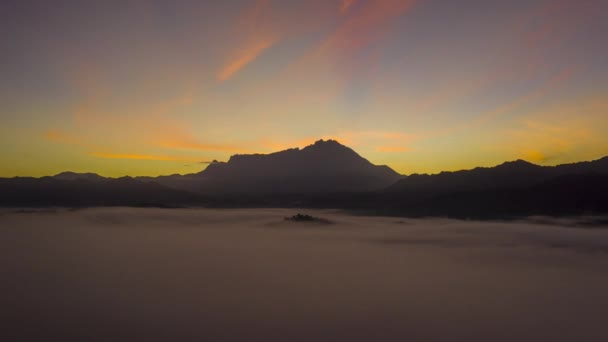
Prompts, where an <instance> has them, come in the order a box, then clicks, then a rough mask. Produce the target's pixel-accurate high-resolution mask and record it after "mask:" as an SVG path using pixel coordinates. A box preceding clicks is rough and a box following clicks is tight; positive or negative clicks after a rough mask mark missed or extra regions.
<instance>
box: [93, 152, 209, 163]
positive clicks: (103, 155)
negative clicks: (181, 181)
mask: <svg viewBox="0 0 608 342" xmlns="http://www.w3.org/2000/svg"><path fill="white" fill-rule="evenodd" d="M87 154H88V155H89V156H93V157H98V158H104V159H133V160H151V161H175V162H197V161H198V159H193V158H185V157H175V156H160V155H149V154H135V153H112V152H90V153H87Z"/></svg>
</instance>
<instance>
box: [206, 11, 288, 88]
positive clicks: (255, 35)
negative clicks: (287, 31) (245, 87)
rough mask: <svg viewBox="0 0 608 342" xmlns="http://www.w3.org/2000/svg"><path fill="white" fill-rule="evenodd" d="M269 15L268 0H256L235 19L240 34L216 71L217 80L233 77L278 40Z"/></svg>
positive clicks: (221, 80)
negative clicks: (234, 45) (230, 51)
mask: <svg viewBox="0 0 608 342" xmlns="http://www.w3.org/2000/svg"><path fill="white" fill-rule="evenodd" d="M269 16H270V1H268V0H256V1H255V3H254V5H253V6H252V7H250V8H249V9H247V10H246V11H245V13H244V14H243V15H242V16H241V18H240V19H239V20H238V21H237V23H236V25H235V26H236V28H237V30H236V31H237V32H238V34H239V35H241V36H240V37H236V38H235V40H236V41H237V42H238V43H237V46H236V47H235V48H234V49H233V50H232V53H230V54H229V56H228V57H227V58H226V61H225V63H224V65H223V66H222V67H221V68H220V70H219V71H218V73H217V76H216V78H217V80H218V81H219V82H224V81H227V80H230V79H231V78H233V77H234V76H235V75H236V74H237V73H238V72H239V71H241V70H242V69H243V68H245V67H246V66H247V65H248V64H249V63H251V62H253V61H254V60H255V59H256V58H258V57H259V56H260V55H262V53H264V51H266V50H267V49H269V48H270V47H271V46H273V45H274V44H275V43H276V42H277V41H278V37H279V34H278V32H277V31H276V29H275V28H274V27H272V25H271V23H270V22H269Z"/></svg>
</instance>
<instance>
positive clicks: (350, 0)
mask: <svg viewBox="0 0 608 342" xmlns="http://www.w3.org/2000/svg"><path fill="white" fill-rule="evenodd" d="M354 3H355V0H342V3H341V4H340V13H346V11H348V9H349V8H350V7H351V6H352V5H353V4H354Z"/></svg>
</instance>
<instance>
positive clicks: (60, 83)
mask: <svg viewBox="0 0 608 342" xmlns="http://www.w3.org/2000/svg"><path fill="white" fill-rule="evenodd" d="M607 13H608V1H607V0H538V1H537V0H511V1H503V0H458V1H456V0H417V1H416V0H411V1H410V0H247V1H236V0H224V1H219V0H218V1H202V0H200V1H195V0H192V1H179V0H176V1H169V0H167V1H145V0H139V1H127V0H124V1H112V0H109V1H60V0H57V1H42V0H41V1H27V0H19V1H17V0H14V1H13V0H8V1H7V0H4V1H2V2H1V3H0V76H1V77H0V120H1V121H0V123H1V124H0V158H1V160H2V161H1V162H0V177H12V176H43V175H52V174H56V173H59V172H61V171H67V170H69V171H75V172H95V173H98V174H101V175H104V176H123V175H131V176H138V175H151V176H155V175H160V174H173V173H192V172H198V171H200V170H202V169H203V168H205V167H206V164H205V162H207V161H210V160H213V159H217V160H227V159H228V158H229V156H230V155H233V154H239V153H268V152H273V151H278V150H282V149H286V148H290V147H304V146H305V145H308V144H310V143H312V142H314V141H315V140H318V139H320V138H324V139H326V138H333V139H336V140H338V141H340V142H341V143H343V144H345V145H347V146H349V147H351V148H353V149H354V150H355V151H357V152H358V153H359V154H361V155H362V156H364V157H365V158H367V159H369V160H370V161H371V162H373V163H375V164H387V165H389V166H391V167H392V168H393V169H395V170H396V171H398V172H400V173H404V174H411V173H421V172H424V173H435V172H439V171H442V170H457V169H463V168H472V167H475V166H492V165H496V164H499V163H501V162H503V161H506V160H514V159H519V158H521V159H526V160H528V161H531V162H534V163H538V164H542V165H554V164H560V163H565V162H573V161H580V160H591V159H597V158H599V157H602V156H605V155H608V43H607V42H608V20H607V19H606V15H607Z"/></svg>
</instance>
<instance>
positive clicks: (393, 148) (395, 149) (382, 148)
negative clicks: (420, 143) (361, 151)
mask: <svg viewBox="0 0 608 342" xmlns="http://www.w3.org/2000/svg"><path fill="white" fill-rule="evenodd" d="M411 150H412V149H411V148H408V147H404V146H378V147H376V151H378V152H386V153H402V152H409V151H411Z"/></svg>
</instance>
